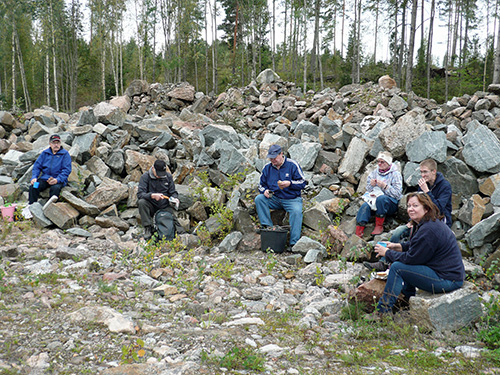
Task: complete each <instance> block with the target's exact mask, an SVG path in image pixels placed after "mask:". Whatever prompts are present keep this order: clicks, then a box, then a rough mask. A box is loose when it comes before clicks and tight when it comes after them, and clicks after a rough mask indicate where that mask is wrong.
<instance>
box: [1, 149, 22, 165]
mask: <svg viewBox="0 0 500 375" xmlns="http://www.w3.org/2000/svg"><path fill="white" fill-rule="evenodd" d="M22 155H23V153H22V152H20V151H16V150H9V151H7V153H6V154H5V155H2V157H1V158H2V163H3V164H6V165H18V164H19V158H20V157H21V156H22Z"/></svg>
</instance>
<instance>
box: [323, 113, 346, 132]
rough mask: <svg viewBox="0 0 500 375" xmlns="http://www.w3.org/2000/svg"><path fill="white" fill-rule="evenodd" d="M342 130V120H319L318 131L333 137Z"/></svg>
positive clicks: (324, 118) (325, 117) (324, 117)
mask: <svg viewBox="0 0 500 375" xmlns="http://www.w3.org/2000/svg"><path fill="white" fill-rule="evenodd" d="M341 130H342V120H331V119H329V118H328V117H327V116H323V117H322V118H321V119H320V120H319V128H318V131H319V132H322V133H328V134H330V135H335V134H337V133H339V132H340V131H341Z"/></svg>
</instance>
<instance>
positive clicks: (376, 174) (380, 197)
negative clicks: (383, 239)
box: [356, 151, 403, 237]
mask: <svg viewBox="0 0 500 375" xmlns="http://www.w3.org/2000/svg"><path fill="white" fill-rule="evenodd" d="M402 194H403V177H402V176H401V173H400V172H399V170H398V168H397V166H396V165H395V164H393V162H392V155H391V153H390V152H387V151H382V152H380V153H379V154H378V156H377V168H376V169H375V170H374V171H372V172H371V173H370V174H369V175H368V179H367V183H366V193H365V194H364V195H363V199H364V200H365V203H363V204H362V205H361V207H360V209H359V211H358V214H357V215H356V222H357V225H356V235H357V236H358V237H363V234H364V231H365V227H366V224H368V222H369V221H370V218H371V216H372V212H375V215H376V216H375V229H374V230H373V232H372V235H373V236H375V235H377V234H381V233H382V232H383V231H384V221H385V217H386V216H387V215H394V214H395V213H396V212H397V210H398V203H399V200H400V199H401V196H402Z"/></svg>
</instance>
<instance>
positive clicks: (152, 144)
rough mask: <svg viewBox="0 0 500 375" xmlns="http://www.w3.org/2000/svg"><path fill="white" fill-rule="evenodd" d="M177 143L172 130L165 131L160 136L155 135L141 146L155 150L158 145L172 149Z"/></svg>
mask: <svg viewBox="0 0 500 375" xmlns="http://www.w3.org/2000/svg"><path fill="white" fill-rule="evenodd" d="M176 144H177V142H176V140H175V138H174V137H173V135H172V134H171V133H170V132H165V131H164V132H162V133H161V134H160V135H159V136H157V137H154V138H153V139H151V140H148V141H147V142H145V143H143V144H142V145H141V147H142V148H145V149H147V150H150V151H151V150H154V149H155V148H156V147H159V148H164V149H167V150H171V149H173V148H175V146H176Z"/></svg>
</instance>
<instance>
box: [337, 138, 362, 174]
mask: <svg viewBox="0 0 500 375" xmlns="http://www.w3.org/2000/svg"><path fill="white" fill-rule="evenodd" d="M368 151H369V146H368V144H367V143H366V142H365V141H364V140H362V139H361V138H357V137H356V138H353V140H352V141H351V143H350V144H349V147H348V148H347V151H346V153H345V155H344V158H343V159H342V162H341V163H340V166H339V170H338V173H339V174H340V175H341V176H343V177H344V178H345V179H347V180H348V181H349V182H356V178H355V175H356V173H358V172H359V170H360V168H361V166H362V165H363V162H364V159H365V157H366V155H367V154H368Z"/></svg>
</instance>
